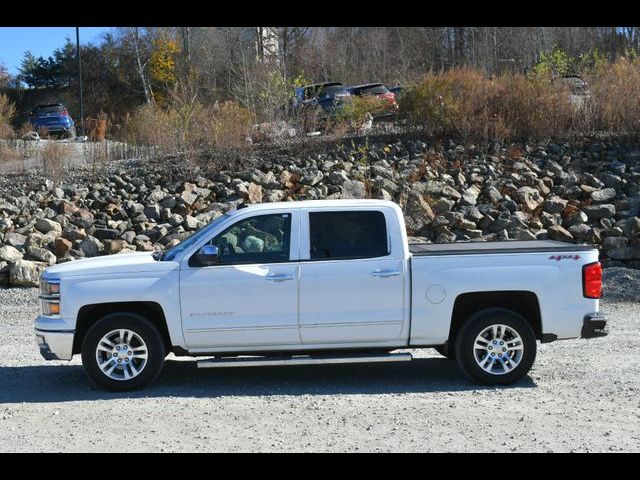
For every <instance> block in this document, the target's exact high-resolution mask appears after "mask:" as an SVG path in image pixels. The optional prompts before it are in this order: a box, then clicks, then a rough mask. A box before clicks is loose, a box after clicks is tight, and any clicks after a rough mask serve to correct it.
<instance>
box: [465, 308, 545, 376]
mask: <svg viewBox="0 0 640 480" xmlns="http://www.w3.org/2000/svg"><path fill="white" fill-rule="evenodd" d="M456 357H457V360H458V365H459V366H460V368H461V369H462V371H463V372H464V374H465V375H466V376H467V377H469V378H470V379H471V380H473V381H475V382H479V383H485V384H489V385H504V384H509V383H513V382H515V381H517V380H520V379H521V378H522V377H524V376H525V375H526V374H527V373H528V372H529V370H530V369H531V366H532V365H533V362H534V361H535V358H536V337H535V334H534V333H533V329H532V328H531V325H529V323H528V322H527V321H526V320H525V319H524V318H522V317H521V316H520V315H518V314H517V313H515V312H513V311H511V310H506V309H501V308H491V309H486V310H482V311H480V312H477V313H476V314H474V315H473V316H471V317H470V318H469V319H468V320H467V321H466V322H465V323H464V324H463V325H462V327H461V329H460V332H459V334H458V335H457V341H456Z"/></svg>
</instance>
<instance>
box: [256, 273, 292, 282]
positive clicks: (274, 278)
mask: <svg viewBox="0 0 640 480" xmlns="http://www.w3.org/2000/svg"><path fill="white" fill-rule="evenodd" d="M264 278H265V280H269V281H270V282H284V281H286V280H293V279H294V278H296V276H295V275H293V274H291V275H273V274H272V275H267V276H266V277H264Z"/></svg>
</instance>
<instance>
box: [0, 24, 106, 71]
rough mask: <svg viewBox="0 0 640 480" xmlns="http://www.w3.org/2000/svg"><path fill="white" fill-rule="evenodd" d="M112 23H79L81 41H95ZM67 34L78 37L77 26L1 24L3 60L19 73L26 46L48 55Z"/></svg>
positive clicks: (1, 53) (74, 39)
mask: <svg viewBox="0 0 640 480" xmlns="http://www.w3.org/2000/svg"><path fill="white" fill-rule="evenodd" d="M109 30H111V27H80V43H90V42H95V41H98V40H99V39H100V36H101V35H102V34H103V33H105V32H108V31H109ZM65 37H69V38H70V39H71V41H72V42H74V43H75V41H76V29H75V27H0V63H4V64H5V65H6V67H7V68H8V69H9V73H11V74H12V75H16V74H17V73H18V68H20V62H21V61H22V57H23V56H24V54H25V52H26V51H27V50H31V53H33V54H34V55H35V56H36V57H40V56H42V57H48V56H49V55H51V54H52V53H53V51H54V50H55V49H56V48H58V47H61V46H63V45H64V42H65Z"/></svg>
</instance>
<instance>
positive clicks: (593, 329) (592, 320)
mask: <svg viewBox="0 0 640 480" xmlns="http://www.w3.org/2000/svg"><path fill="white" fill-rule="evenodd" d="M608 334H609V329H608V328H607V316H606V315H605V314H604V313H592V314H589V315H585V317H584V320H583V321H582V331H581V332H580V338H597V337H604V336H606V335H608Z"/></svg>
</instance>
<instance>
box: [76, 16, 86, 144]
mask: <svg viewBox="0 0 640 480" xmlns="http://www.w3.org/2000/svg"><path fill="white" fill-rule="evenodd" d="M76 57H77V58H78V84H79V85H80V131H81V132H82V135H84V102H83V99H82V61H81V60H80V27H76Z"/></svg>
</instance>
